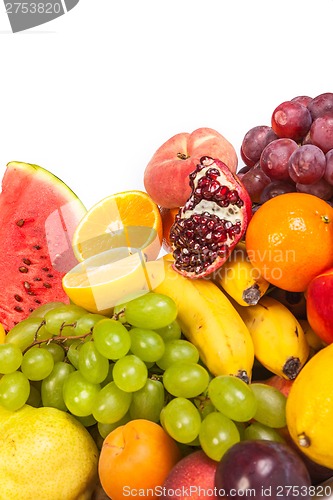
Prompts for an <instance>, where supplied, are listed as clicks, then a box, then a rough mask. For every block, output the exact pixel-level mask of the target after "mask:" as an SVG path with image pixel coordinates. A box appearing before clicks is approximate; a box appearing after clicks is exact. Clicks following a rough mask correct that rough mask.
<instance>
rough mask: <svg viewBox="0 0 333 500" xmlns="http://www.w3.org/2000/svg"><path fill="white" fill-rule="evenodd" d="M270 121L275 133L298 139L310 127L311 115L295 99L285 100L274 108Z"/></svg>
mask: <svg viewBox="0 0 333 500" xmlns="http://www.w3.org/2000/svg"><path fill="white" fill-rule="evenodd" d="M271 122H272V128H273V130H274V132H275V133H276V135H278V136H279V137H289V138H290V139H293V140H294V141H299V140H301V139H302V138H303V137H304V136H305V135H306V134H307V132H308V130H309V129H310V127H311V123H312V117H311V113H310V111H309V110H308V108H307V107H306V106H303V104H300V103H299V102H297V101H285V102H282V103H281V104H279V106H277V108H275V110H274V111H273V114H272V119H271Z"/></svg>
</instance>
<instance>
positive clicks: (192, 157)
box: [144, 127, 238, 208]
mask: <svg viewBox="0 0 333 500" xmlns="http://www.w3.org/2000/svg"><path fill="white" fill-rule="evenodd" d="M202 156H210V157H212V158H217V159H219V160H221V161H222V162H223V163H225V164H226V165H227V166H228V167H229V169H230V170H231V171H232V172H236V169H237V164H238V158H237V154H236V151H235V149H234V147H233V146H232V144H231V143H230V142H229V141H228V140H227V139H226V138H225V137H224V136H223V135H221V134H220V133H219V132H217V131H216V130H214V129H211V128H205V127H202V128H198V129H197V130H194V132H192V133H191V134H190V133H187V132H182V133H179V134H176V135H174V136H173V137H171V138H170V139H169V140H167V141H166V142H165V143H164V144H162V146H160V147H159V148H158V149H157V151H156V152H155V153H154V155H153V157H152V158H151V160H150V161H149V163H148V165H147V166H146V169H145V172H144V185H145V189H146V191H147V193H148V194H149V195H150V197H151V198H152V200H153V201H154V202H155V203H157V205H160V206H161V207H165V208H175V207H181V206H183V205H184V203H185V202H186V200H187V199H188V197H189V196H190V194H191V188H190V185H189V174H190V173H191V172H193V170H195V167H196V166H197V164H198V163H199V160H200V158H201V157H202Z"/></svg>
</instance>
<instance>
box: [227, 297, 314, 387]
mask: <svg viewBox="0 0 333 500" xmlns="http://www.w3.org/2000/svg"><path fill="white" fill-rule="evenodd" d="M233 303H234V302H233ZM234 305H235V308H236V309H237V311H238V312H239V314H240V315H241V317H242V318H243V321H244V322H245V324H246V326H247V327H248V329H249V332H250V334H251V337H252V341H253V345H254V354H255V357H256V359H257V360H258V361H259V362H260V363H261V364H262V365H263V366H264V367H265V368H267V369H268V370H270V371H271V372H272V373H275V374H276V375H279V376H281V377H284V378H285V379H289V380H293V379H294V378H295V377H296V376H297V374H298V373H299V371H300V370H301V368H302V367H303V365H304V364H305V362H306V361H307V359H308V357H309V353H310V349H309V344H308V342H307V340H306V337H305V334H304V331H303V328H302V326H301V324H300V323H299V321H298V320H297V319H296V317H295V316H294V315H293V314H292V313H291V312H290V311H289V309H288V308H287V307H286V306H285V305H283V304H281V302H279V301H277V300H276V299H274V298H273V297H270V296H269V295H265V296H264V297H262V298H261V299H260V301H259V302H258V304H257V305H255V306H249V307H243V306H240V305H239V304H237V303H236V302H235V303H234Z"/></svg>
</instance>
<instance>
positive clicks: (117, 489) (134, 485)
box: [98, 419, 181, 500]
mask: <svg viewBox="0 0 333 500" xmlns="http://www.w3.org/2000/svg"><path fill="white" fill-rule="evenodd" d="M180 458H181V453H180V449H179V448H178V445H177V444H176V442H175V441H174V440H173V439H172V438H171V437H170V436H169V435H168V434H167V432H166V431H165V430H164V429H163V428H162V427H161V426H160V425H159V424H156V423H154V422H151V421H149V420H145V419H135V420H131V421H130V422H128V423H127V424H125V425H122V426H119V427H117V428H116V429H115V430H113V431H111V432H110V434H109V435H108V436H107V437H106V438H105V439H104V441H103V445H102V449H101V452H100V457H99V465H98V472H99V478H100V481H101V484H102V487H103V489H104V491H105V492H106V494H107V495H108V496H109V497H110V498H112V500H122V499H124V498H126V497H128V498H133V497H136V496H144V498H147V499H155V498H156V497H157V493H158V488H162V485H163V483H164V480H165V479H166V477H167V475H168V473H169V472H170V470H171V469H172V467H173V466H174V465H175V464H176V463H177V462H178V460H180Z"/></svg>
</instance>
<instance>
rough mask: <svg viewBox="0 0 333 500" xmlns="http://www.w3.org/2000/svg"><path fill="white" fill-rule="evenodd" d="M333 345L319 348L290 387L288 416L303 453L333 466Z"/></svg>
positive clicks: (291, 429)
mask: <svg viewBox="0 0 333 500" xmlns="http://www.w3.org/2000/svg"><path fill="white" fill-rule="evenodd" d="M332 387H333V344H330V345H329V346H327V347H324V348H323V349H321V350H320V351H318V352H317V353H316V354H314V356H313V357H312V358H311V359H310V360H309V361H308V362H307V363H306V365H305V366H304V367H303V368H302V370H301V371H300V373H299V374H298V375H297V377H296V379H295V380H294V382H293V385H292V387H291V389H290V392H289V395H288V399H287V406H286V418H287V426H288V430H289V433H290V435H291V437H292V439H293V441H294V442H295V443H296V445H297V446H298V447H299V448H300V450H302V452H303V453H304V454H305V455H307V456H308V457H309V458H311V459H312V460H313V461H314V462H317V463H319V464H321V465H323V466H325V467H329V468H331V469H333V397H332Z"/></svg>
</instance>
